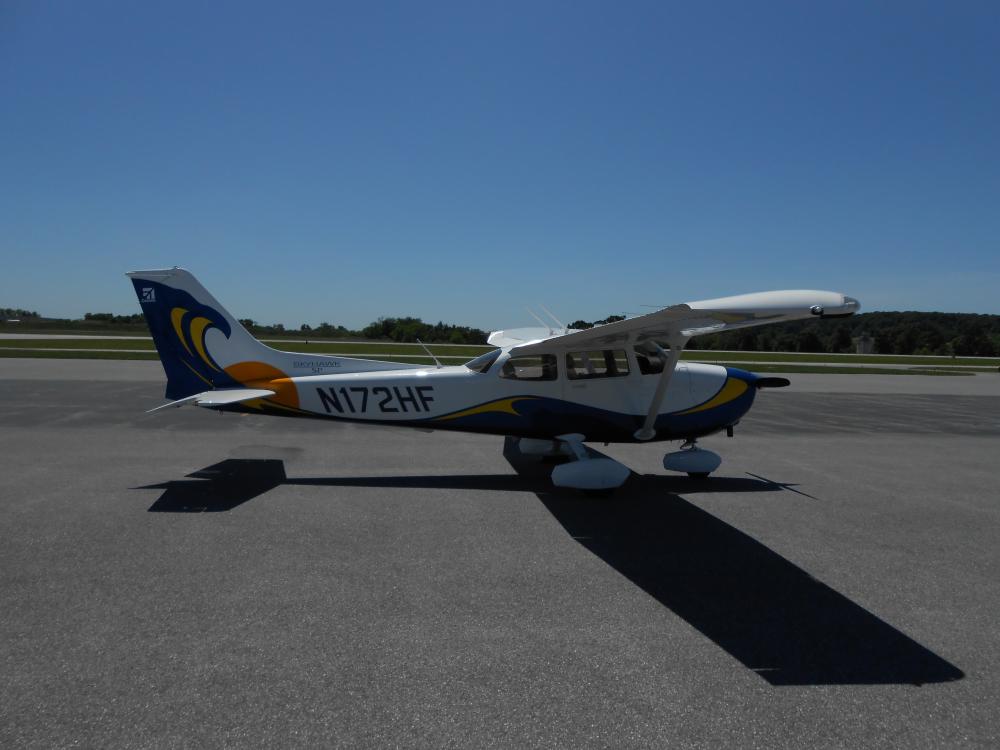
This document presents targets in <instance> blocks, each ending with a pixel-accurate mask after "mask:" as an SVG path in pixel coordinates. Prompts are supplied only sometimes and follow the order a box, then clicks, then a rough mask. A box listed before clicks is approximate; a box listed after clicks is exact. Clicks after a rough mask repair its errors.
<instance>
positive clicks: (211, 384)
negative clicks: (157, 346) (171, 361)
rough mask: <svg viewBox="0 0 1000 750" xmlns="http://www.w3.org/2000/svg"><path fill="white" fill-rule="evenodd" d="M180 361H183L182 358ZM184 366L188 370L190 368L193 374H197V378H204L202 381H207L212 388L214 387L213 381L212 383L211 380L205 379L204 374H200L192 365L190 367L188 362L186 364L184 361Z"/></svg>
mask: <svg viewBox="0 0 1000 750" xmlns="http://www.w3.org/2000/svg"><path fill="white" fill-rule="evenodd" d="M181 362H184V360H183V359H182V360H181ZM184 366H185V367H187V368H188V369H189V370H190V371H191V372H193V373H194V374H195V375H197V376H198V377H199V378H201V379H202V380H204V381H205V382H206V383H208V384H209V386H211V387H212V388H214V387H215V383H213V382H212V381H211V380H206V379H205V376H204V375H202V374H201V373H200V372H198V371H197V370H196V369H194V368H193V367H192V366H191V365H189V364H188V363H187V362H184Z"/></svg>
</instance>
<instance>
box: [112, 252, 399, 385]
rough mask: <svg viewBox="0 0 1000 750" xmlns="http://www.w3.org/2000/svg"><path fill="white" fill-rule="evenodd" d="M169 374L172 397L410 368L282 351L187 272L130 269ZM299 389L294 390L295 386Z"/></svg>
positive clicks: (158, 349)
mask: <svg viewBox="0 0 1000 750" xmlns="http://www.w3.org/2000/svg"><path fill="white" fill-rule="evenodd" d="M126 275H127V276H128V277H129V278H130V279H131V280H132V284H133V286H135V293H136V295H137V296H138V297H139V305H140V307H141V308H142V312H143V313H144V314H145V316H146V322H147V323H148V324H149V330H150V332H151V333H152V335H153V343H154V344H155V345H156V351H157V352H158V353H159V355H160V361H161V362H162V363H163V369H164V370H165V371H166V373H167V392H166V397H167V398H169V399H181V398H186V397H188V396H192V395H194V394H196V393H203V392H204V391H206V390H213V389H219V388H239V387H254V388H261V387H271V386H270V385H268V384H270V383H273V382H275V381H276V380H277V381H281V380H285V381H286V382H287V378H289V377H292V376H300V375H316V374H322V373H325V372H356V371H363V370H389V369H403V368H410V367H413V365H405V364H398V363H393V362H378V361H372V360H361V359H352V358H347V357H331V356H324V355H317V354H294V353H290V352H281V351H277V350H275V349H272V348H271V347H269V346H266V345H264V344H262V343H261V342H259V341H258V340H257V339H255V338H254V337H253V336H251V335H250V333H249V331H247V329H246V328H244V327H243V326H242V325H241V324H240V322H239V321H238V320H236V318H234V317H233V316H232V315H230V314H229V312H227V311H226V309H225V308H224V307H223V306H222V305H220V304H219V303H218V301H217V300H216V299H215V298H214V297H213V296H212V295H211V294H209V293H208V291H207V290H206V289H205V287H203V286H202V285H201V284H199V283H198V280H197V279H196V278H195V277H194V276H193V275H192V274H191V273H189V272H188V271H185V270H184V269H183V268H169V269H163V270H156V271H130V272H129V273H128V274H126ZM292 388H293V389H294V386H293V387H292Z"/></svg>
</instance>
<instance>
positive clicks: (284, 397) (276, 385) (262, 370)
mask: <svg viewBox="0 0 1000 750" xmlns="http://www.w3.org/2000/svg"><path fill="white" fill-rule="evenodd" d="M226 374H227V375H229V377H231V378H232V379H233V380H236V381H238V382H240V383H242V384H243V385H245V386H247V387H248V388H267V389H269V390H272V391H274V392H275V395H273V396H271V397H270V398H268V399H267V401H272V402H274V403H278V404H282V405H283V406H290V407H292V408H293V409H298V408H299V391H298V389H297V388H296V387H295V383H294V382H292V379H291V378H290V377H288V375H286V374H285V373H283V372H282V371H281V370H279V369H278V368H277V367H274V366H273V365H269V364H267V363H265V362H237V363H236V364H235V365H230V366H229V367H227V368H226ZM254 403H255V402H252V401H251V402H247V404H248V405H252V404H254Z"/></svg>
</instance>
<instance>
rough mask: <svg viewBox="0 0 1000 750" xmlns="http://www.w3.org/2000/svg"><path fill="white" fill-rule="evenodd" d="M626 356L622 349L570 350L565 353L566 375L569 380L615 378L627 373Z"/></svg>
mask: <svg viewBox="0 0 1000 750" xmlns="http://www.w3.org/2000/svg"><path fill="white" fill-rule="evenodd" d="M628 372H629V369H628V357H627V356H626V355H625V351H624V350H623V349H605V350H603V351H593V352H571V353H570V354H567V355H566V376H567V377H568V378H569V379H570V380H586V379H588V378H617V377H622V376H625V375H628Z"/></svg>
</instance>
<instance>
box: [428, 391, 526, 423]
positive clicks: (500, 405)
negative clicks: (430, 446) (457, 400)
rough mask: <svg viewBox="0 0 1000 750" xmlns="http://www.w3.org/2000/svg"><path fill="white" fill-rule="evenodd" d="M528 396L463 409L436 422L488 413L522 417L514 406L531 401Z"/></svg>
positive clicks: (503, 399) (439, 418)
mask: <svg viewBox="0 0 1000 750" xmlns="http://www.w3.org/2000/svg"><path fill="white" fill-rule="evenodd" d="M529 398H530V397H528V396H515V397H514V398H502V399H500V400H498V401H491V402H490V403H488V404H481V405H480V406H473V407H472V408H471V409H463V410H462V411H457V412H455V413H454V414H448V415H446V416H443V417H438V418H437V419H435V420H434V421H435V422H443V421H445V420H448V419H458V418H459V417H469V416H472V415H473V414H486V413H488V412H499V413H501V414H513V415H514V416H515V417H519V416H521V415H520V414H518V413H517V410H516V409H514V404H515V402H517V401H525V400H529Z"/></svg>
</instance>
